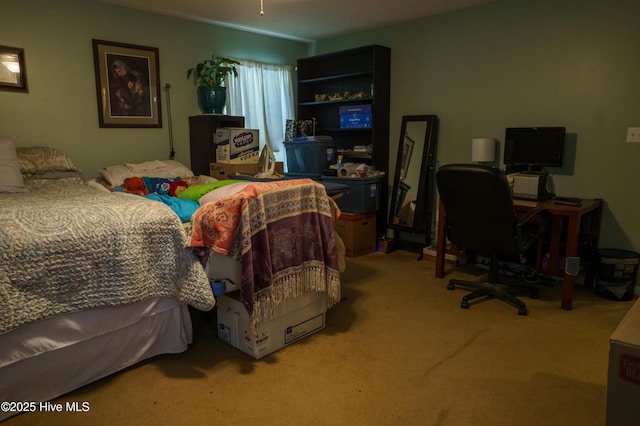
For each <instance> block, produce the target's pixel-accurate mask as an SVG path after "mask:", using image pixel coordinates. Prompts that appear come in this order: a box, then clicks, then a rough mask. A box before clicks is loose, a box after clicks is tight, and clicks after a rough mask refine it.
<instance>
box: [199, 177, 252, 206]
mask: <svg viewBox="0 0 640 426" xmlns="http://www.w3.org/2000/svg"><path fill="white" fill-rule="evenodd" d="M250 183H251V182H250V181H244V182H236V183H232V184H231V185H226V186H225V187H223V188H217V189H216V190H215V191H211V192H209V193H207V194H204V195H203V196H202V197H201V198H200V201H199V203H200V205H201V206H203V205H205V204H207V203H210V202H212V201H217V200H220V199H222V198H226V197H231V196H232V195H235V194H237V193H238V192H240V191H242V190H243V189H244V188H245V187H246V186H247V185H249V184H250Z"/></svg>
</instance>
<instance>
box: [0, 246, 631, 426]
mask: <svg viewBox="0 0 640 426" xmlns="http://www.w3.org/2000/svg"><path fill="white" fill-rule="evenodd" d="M452 276H459V277H462V276H465V277H470V276H472V274H465V273H462V272H454V273H450V274H449V275H447V277H446V278H450V277H452ZM478 278H480V276H478ZM446 281H447V279H436V278H434V264H433V263H431V262H429V261H417V260H416V254H414V253H410V252H405V251H397V252H393V253H391V254H382V253H374V254H370V255H366V256H362V257H358V258H355V259H349V260H348V262H347V270H346V271H345V272H344V273H343V276H342V287H343V290H342V294H343V298H344V300H343V301H342V302H341V303H340V304H338V305H337V306H335V307H334V308H333V309H331V310H329V311H328V313H327V318H326V328H325V329H324V330H322V331H319V332H318V333H316V334H314V335H312V336H309V337H307V338H305V339H304V340H301V341H299V342H297V343H294V344H293V345H291V346H288V347H286V348H284V349H282V350H280V351H278V352H275V353H273V354H271V355H269V356H267V357H265V358H263V359H260V360H254V359H253V358H251V357H249V356H248V355H245V354H244V353H242V352H240V351H239V350H237V349H235V348H232V347H231V346H229V345H227V344H225V343H223V342H222V341H219V340H218V339H217V337H216V329H215V313H214V312H211V313H207V314H204V313H197V312H196V313H194V339H195V341H194V343H193V344H192V345H191V347H190V348H189V350H188V351H187V352H185V353H182V354H177V355H166V356H160V357H156V358H154V359H152V360H149V361H147V362H145V363H142V364H140V365H138V366H135V367H133V368H131V369H129V370H127V371H124V372H122V373H119V374H116V375H113V376H110V377H108V378H106V379H103V380H100V381H98V382H96V383H94V384H91V385H89V386H86V387H84V388H82V389H80V390H78V391H75V392H73V393H71V394H68V395H65V396H64V397H62V398H60V399H59V400H58V401H59V402H66V401H87V402H89V404H90V411H89V412H88V413H56V414H53V413H48V414H46V413H35V414H32V415H31V414H29V415H19V416H16V417H13V418H11V419H9V420H7V421H6V423H5V424H6V425H7V426H10V425H11V426H13V425H26V424H29V425H34V424H46V425H55V424H64V425H74V424H78V425H80V424H82V425H84V424H123V425H125V424H126V425H128V424H136V425H144V424H154V425H157V424H218V425H247V424H254V425H257V424H260V425H288V424H296V425H343V424H344V425H346V424H348V425H374V424H375V425H378V424H380V425H396V424H398V425H471V424H473V425H491V426H497V425H509V426H512V425H563V426H567V425H580V426H588V425H598V426H600V425H603V424H604V411H605V394H606V377H607V360H608V347H609V336H610V335H611V333H612V332H613V330H614V329H615V328H616V326H617V324H618V323H619V322H620V321H621V319H622V318H623V316H624V314H625V313H626V312H627V311H628V310H629V308H630V307H631V304H632V302H617V301H609V300H606V299H602V298H600V297H597V296H595V295H594V294H593V291H592V290H589V289H585V288H581V287H579V288H577V289H576V295H575V298H574V309H573V310H572V311H564V310H561V309H560V287H559V286H555V287H552V288H545V289H543V291H542V292H541V294H540V298H539V299H537V300H534V299H523V300H525V302H526V303H527V305H528V308H529V315H528V316H519V315H517V312H516V309H515V308H513V307H511V306H510V305H507V304H505V303H503V302H500V301H498V300H487V301H484V302H481V303H478V304H474V305H472V306H471V308H470V309H468V310H466V309H460V308H459V306H460V298H461V297H462V295H464V294H465V292H466V290H462V289H461V290H455V291H449V290H446Z"/></svg>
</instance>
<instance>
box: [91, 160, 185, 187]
mask: <svg viewBox="0 0 640 426" xmlns="http://www.w3.org/2000/svg"><path fill="white" fill-rule="evenodd" d="M99 173H100V176H102V178H103V179H104V180H106V181H107V182H109V185H111V186H121V185H122V184H124V180H125V179H126V178H130V177H136V176H150V177H159V178H166V179H169V178H174V177H176V176H179V177H180V178H182V179H185V178H191V177H193V172H192V171H191V169H189V168H188V167H186V166H185V165H184V164H182V163H180V162H179V161H175V160H162V161H147V162H146V163H140V164H129V163H127V164H116V165H113V166H109V167H105V168H104V169H100V170H99Z"/></svg>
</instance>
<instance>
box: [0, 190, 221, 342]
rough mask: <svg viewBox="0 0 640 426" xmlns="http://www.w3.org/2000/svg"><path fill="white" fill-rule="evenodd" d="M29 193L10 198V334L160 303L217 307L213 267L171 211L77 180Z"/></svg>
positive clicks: (4, 197) (4, 303)
mask: <svg viewBox="0 0 640 426" xmlns="http://www.w3.org/2000/svg"><path fill="white" fill-rule="evenodd" d="M27 187H28V189H29V191H28V192H24V193H11V194H0V333H3V332H6V331H8V330H10V329H12V328H15V327H19V326H20V325H23V324H26V323H28V322H30V321H35V320H38V319H42V318H46V317H50V316H53V315H57V314H62V313H67V312H74V311H79V310H83V309H87V308H91V307H98V306H114V305H120V304H125V303H131V302H136V301H140V300H144V299H147V298H150V297H154V296H171V297H175V298H177V299H178V300H180V301H181V302H182V303H185V304H189V305H192V306H193V307H195V308H197V309H200V310H209V309H211V308H212V307H213V306H214V304H215V300H214V298H213V295H212V293H211V288H210V286H209V283H208V280H207V277H206V274H205V271H204V268H203V267H202V266H201V265H200V264H199V263H198V262H197V260H196V259H195V258H194V256H193V255H192V253H191V251H190V250H189V249H187V248H185V244H186V242H187V240H186V234H185V231H184V230H183V227H182V224H181V222H180V219H179V218H178V216H177V215H176V214H175V213H173V211H171V209H170V208H169V207H167V206H166V205H164V204H162V203H159V202H157V201H152V200H147V199H144V198H142V197H137V196H132V195H128V194H111V193H106V192H101V191H98V190H96V189H93V188H90V187H89V186H87V185H86V184H84V183H82V182H81V181H79V180H75V179H73V180H72V179H64V180H56V181H50V180H33V181H30V182H28V183H27Z"/></svg>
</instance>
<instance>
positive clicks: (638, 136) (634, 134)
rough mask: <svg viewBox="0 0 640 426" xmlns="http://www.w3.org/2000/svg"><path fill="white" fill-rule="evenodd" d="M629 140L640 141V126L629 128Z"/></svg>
mask: <svg viewBox="0 0 640 426" xmlns="http://www.w3.org/2000/svg"><path fill="white" fill-rule="evenodd" d="M627 142H640V127H629V128H627Z"/></svg>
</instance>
